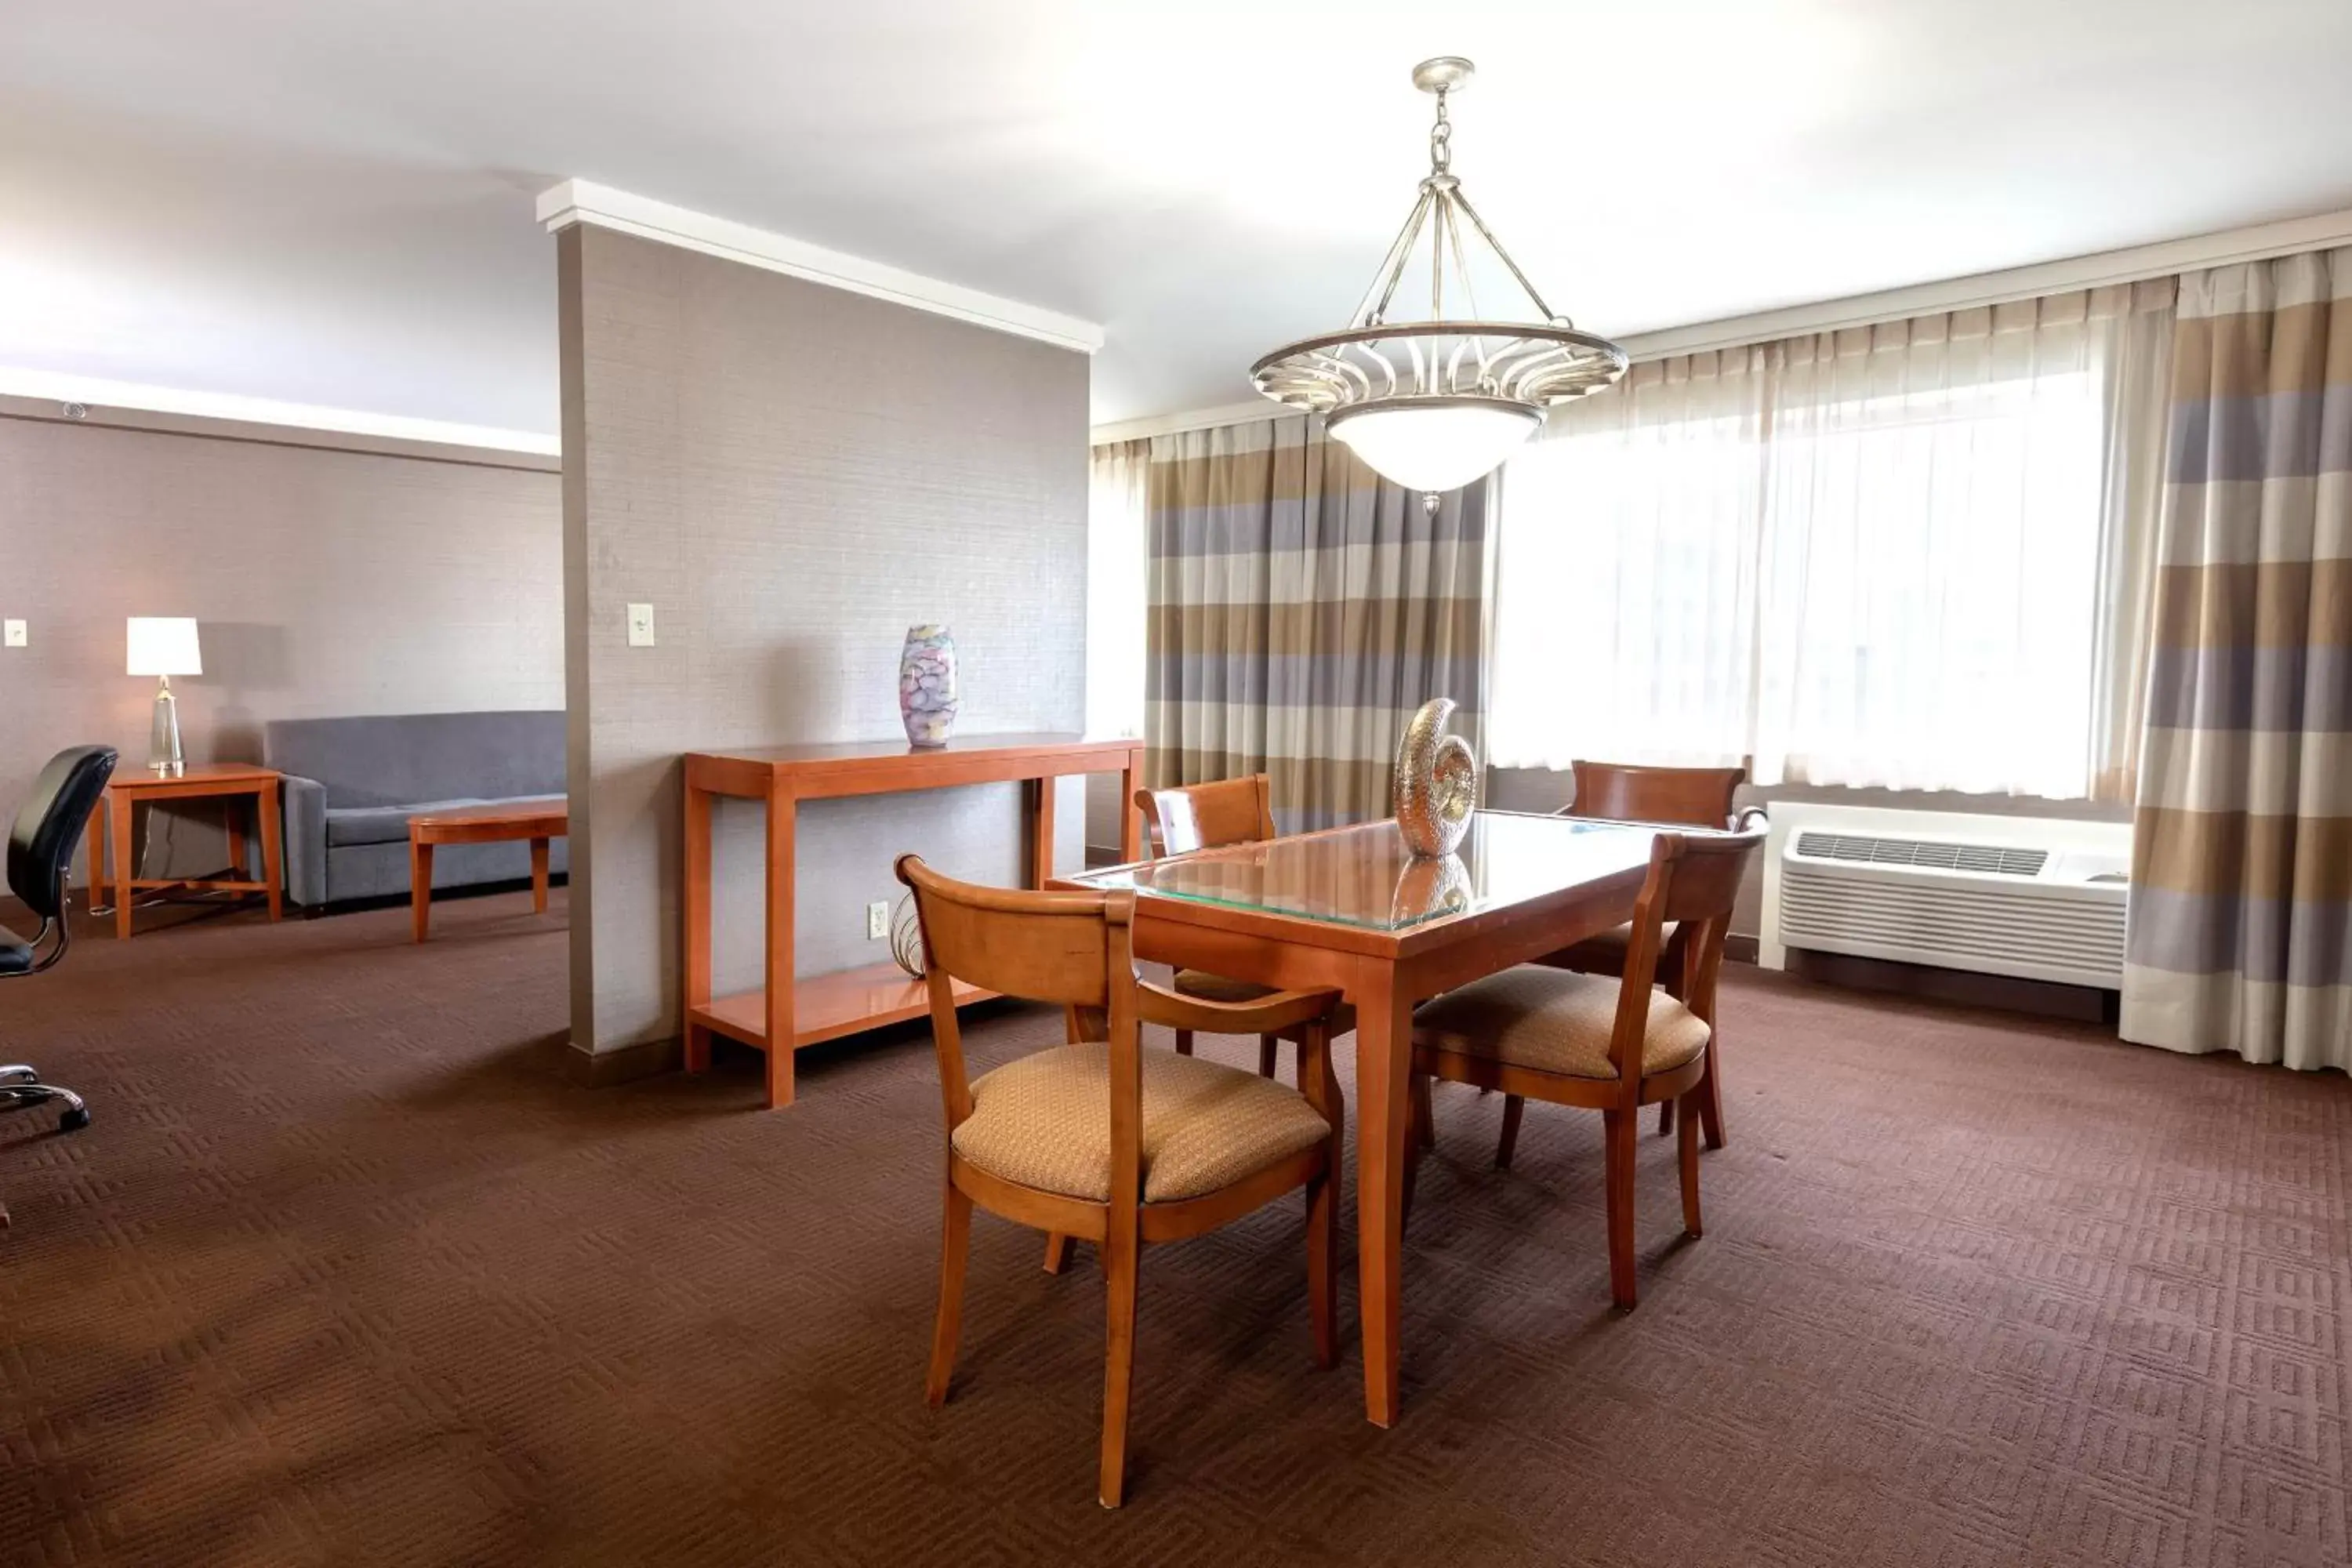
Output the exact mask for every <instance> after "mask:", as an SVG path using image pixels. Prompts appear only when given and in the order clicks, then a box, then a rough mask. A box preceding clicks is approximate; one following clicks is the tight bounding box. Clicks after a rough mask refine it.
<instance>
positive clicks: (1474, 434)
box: [1329, 403, 1543, 495]
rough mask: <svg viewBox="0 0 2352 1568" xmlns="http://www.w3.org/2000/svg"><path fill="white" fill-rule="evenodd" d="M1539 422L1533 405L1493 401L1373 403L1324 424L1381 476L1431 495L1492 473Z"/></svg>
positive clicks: (1540, 418)
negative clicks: (1417, 404) (1434, 404)
mask: <svg viewBox="0 0 2352 1568" xmlns="http://www.w3.org/2000/svg"><path fill="white" fill-rule="evenodd" d="M1542 424H1543V416H1542V415H1541V414H1539V413H1538V412H1537V411H1536V410H1534V409H1532V408H1512V407H1508V406H1506V405H1498V404H1493V403H1486V404H1470V405H1454V406H1451V407H1430V406H1428V405H1423V406H1420V407H1412V406H1410V405H1407V406H1402V407H1396V408H1382V407H1381V406H1380V405H1377V404H1373V405H1365V406H1362V407H1360V408H1352V409H1349V410H1346V411H1345V412H1344V413H1342V414H1339V415H1334V416H1332V419H1331V423H1330V426H1329V428H1330V432H1331V437H1332V439H1334V440H1337V441H1345V442H1346V443H1347V444H1348V445H1349V447H1352V448H1354V450H1355V454H1356V456H1358V457H1359V458H1363V459H1364V461H1365V462H1367V463H1369V464H1370V465H1371V468H1372V471H1373V472H1375V473H1377V474H1379V475H1380V476H1381V478H1382V479H1390V480H1392V481H1394V482H1395V483H1397V484H1400V485H1402V486H1403V487H1404V488H1405V489H1409V490H1423V491H1426V492H1428V493H1430V494H1433V495H1434V494H1436V493H1438V492H1439V491H1442V490H1451V489H1461V488H1462V487H1463V486H1464V485H1466V484H1468V483H1469V482H1470V481H1471V480H1473V479H1480V478H1483V477H1484V476H1486V475H1487V474H1491V473H1493V472H1494V471H1495V469H1496V468H1498V467H1500V466H1501V464H1502V461H1503V459H1504V458H1507V457H1509V456H1510V455H1511V454H1512V453H1513V452H1515V451H1517V450H1518V448H1519V446H1520V444H1521V443H1522V442H1524V441H1525V440H1527V438H1528V437H1529V436H1532V435H1534V434H1535V432H1536V430H1537V429H1538V427H1539V426H1541V425H1542Z"/></svg>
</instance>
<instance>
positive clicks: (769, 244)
mask: <svg viewBox="0 0 2352 1568" xmlns="http://www.w3.org/2000/svg"><path fill="white" fill-rule="evenodd" d="M539 221H540V222H541V223H542V224H544V225H545V226H547V232H548V233H550V234H556V233H560V232H561V231H562V230H564V229H567V228H570V227H571V226H572V225H574V224H583V223H585V224H593V225H595V226H597V227H599V228H609V229H614V230H617V231H619V232H620V233H623V234H634V235H636V236H638V237H641V238H645V239H654V240H659V241H660V242H661V243H663V244H664V245H675V246H677V247H680V248H682V249H686V250H698V251H700V252H701V253H702V254H704V255H705V256H716V257H719V258H722V259H724V260H728V261H740V262H742V263H743V264H744V265H746V266H748V267H758V268H764V269H765V270H767V271H770V272H782V273H783V274H785V275H786V276H787V277H792V278H803V279H807V280H808V281H810V282H812V283H822V284H824V285H825V286H826V287H827V288H831V289H847V290H849V291H850V292H851V293H853V294H864V295H866V296H867V297H869V298H871V299H876V300H888V301H889V302H890V303H892V304H894V305H905V306H907V307H908V308H910V309H912V310H928V311H929V312H930V313H931V314H933V315H936V316H949V317H952V318H953V319H955V320H957V321H970V322H972V323H973V324H975V325H977V326H982V327H990V328H992V329H994V330H995V331H1000V332H1012V333H1013V334H1014V335H1016V336H1019V337H1024V338H1034V339H1036V340H1037V341H1038V342H1047V343H1051V344H1053V345H1054V346H1055V347H1056V348H1064V349H1075V350H1076V351H1077V352H1078V353H1085V354H1090V353H1094V352H1095V351H1096V350H1097V349H1099V348H1101V347H1102V344H1103V330H1102V328H1101V327H1099V326H1097V325H1096V324H1095V323H1094V322H1092V321H1080V320H1079V319H1078V318H1077V317H1076V316H1066V315H1063V314H1062V313H1061V312H1059V311H1057V310H1045V309H1044V308H1043V307H1041V306H1037V305H1027V304H1024V303H1022V302H1021V301H1020V300H1006V299H1002V298H1000V297H998V296H997V295H994V294H983V293H982V292H981V291H980V290H979V289H967V288H965V287H963V286H962V285H961V284H960V283H949V282H944V281H942V280H940V279H936V278H926V277H924V276H922V275H921V274H920V273H916V272H908V271H905V270H902V269H901V268H896V267H890V266H887V265H885V264H884V263H882V262H879V261H868V260H866V258H864V257H860V256H850V255H847V254H845V253H844V252H842V251H838V250H828V249H826V248H825V247H824V246H821V245H812V244H810V243H809V242H808V241H806V240H804V239H794V238H793V237H791V236H790V235H784V234H776V233H774V232H772V231H771V230H768V229H764V228H754V227H752V226H751V225H749V224H742V223H737V222H735V221H734V220H733V219H731V218H723V217H714V216H711V215H710V214H709V213H698V212H694V211H692V210H690V209H688V208H686V207H679V206H672V205H670V204H669V203H667V202H659V201H656V200H654V199H653V198H652V197H650V196H640V195H632V194H631V193H629V192H627V191H616V190H614V188H613V187H612V186H610V185H600V184H595V183H594V182H593V181H591V180H566V181H564V182H563V183H562V184H560V185H553V186H551V187H549V188H548V189H547V190H544V191H542V192H541V193H540V196H539Z"/></svg>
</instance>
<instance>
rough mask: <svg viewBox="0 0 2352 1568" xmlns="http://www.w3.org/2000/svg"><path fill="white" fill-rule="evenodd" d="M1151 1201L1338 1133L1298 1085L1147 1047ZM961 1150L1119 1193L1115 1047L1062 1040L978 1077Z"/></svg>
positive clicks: (986, 1163) (1065, 1184) (1034, 1179)
mask: <svg viewBox="0 0 2352 1568" xmlns="http://www.w3.org/2000/svg"><path fill="white" fill-rule="evenodd" d="M1142 1065H1143V1136H1142V1144H1143V1149H1142V1154H1143V1201H1144V1202H1146V1203H1150V1204H1164V1203H1177V1202H1181V1201H1182V1200H1183V1199H1185V1198H1197V1197H1201V1196H1203V1195H1205V1194H1209V1193H1213V1192H1216V1191H1218V1190H1219V1189H1221V1188H1223V1187H1229V1186H1231V1185H1233V1184H1234V1183H1235V1182H1238V1181H1240V1180H1242V1179H1243V1178H1244V1177H1246V1176H1253V1175H1255V1174H1256V1173H1258V1172H1260V1171H1263V1170H1265V1168H1266V1167H1267V1166H1269V1165H1273V1164H1276V1163H1280V1162H1281V1161H1283V1160H1286V1159H1288V1158H1289V1157H1290V1156H1291V1155H1293V1154H1296V1153H1297V1152H1300V1151H1301V1150H1305V1149H1312V1148H1313V1147H1315V1146H1316V1145H1317V1144H1318V1143H1320V1142H1323V1141H1324V1140H1325V1139H1327V1138H1328V1137H1329V1136H1330V1135H1331V1128H1330V1124H1329V1123H1328V1122H1326V1121H1324V1120H1323V1115H1322V1112H1320V1111H1318V1110H1316V1109H1315V1108H1314V1107H1313V1106H1311V1105H1309V1104H1307V1101H1306V1100H1304V1099H1302V1098H1301V1097H1300V1096H1299V1094H1298V1092H1297V1090H1295V1089H1287V1088H1285V1087H1284V1086H1283V1085H1281V1084H1278V1083H1276V1082H1275V1081H1274V1080H1273V1079H1263V1078H1260V1077H1258V1076H1257V1075H1256V1074H1255V1073H1248V1072H1244V1071H1242V1070H1241V1069H1240V1068H1229V1067H1225V1066H1223V1064H1221V1063H1218V1062H1213V1061H1208V1060H1205V1059H1203V1058H1197V1057H1180V1056H1178V1055H1176V1054H1175V1053H1174V1052H1172V1051H1160V1050H1150V1049H1146V1050H1145V1051H1144V1052H1143V1055H1142ZM951 1142H953V1143H954V1144H955V1152H957V1153H958V1154H961V1156H963V1158H965V1159H966V1160H969V1161H971V1163H973V1164H975V1165H977V1166H979V1167H980V1168H981V1169H982V1170H983V1171H985V1172H987V1173H989V1174H990V1175H992V1176H995V1177H998V1178H1000V1179H1001V1180H1003V1181H1007V1182H1016V1183H1018V1184H1021V1185H1022V1186H1024V1187H1036V1188H1038V1189H1040V1190H1042V1191H1045V1192H1049V1193H1059V1194H1062V1195H1063V1196H1065V1197H1072V1198H1081V1199H1084V1200H1086V1201H1087V1202H1090V1203H1106V1202H1108V1201H1109V1198H1110V1047H1108V1046H1106V1045H1100V1044H1088V1045H1077V1046H1060V1047H1055V1048H1054V1049H1052V1050H1047V1051H1039V1052H1037V1053H1036V1054H1035V1055H1034V1056H1026V1057H1023V1058H1019V1059H1018V1060H1016V1061H1010V1062H1007V1063H1005V1064H1004V1065H1003V1067H1001V1068H997V1069H996V1070H995V1071H993V1072H991V1073H987V1074H984V1075H982V1077H981V1078H979V1079H975V1080H973V1083H972V1086H971V1115H970V1116H969V1117H967V1118H965V1120H964V1121H963V1124H962V1125H961V1126H960V1127H958V1128H957V1129H956V1130H955V1133H954V1135H953V1137H952V1139H951Z"/></svg>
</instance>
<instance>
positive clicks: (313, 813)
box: [278, 773, 327, 907]
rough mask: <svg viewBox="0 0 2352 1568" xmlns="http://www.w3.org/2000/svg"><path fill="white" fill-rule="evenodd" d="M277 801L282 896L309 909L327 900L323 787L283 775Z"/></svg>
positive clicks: (295, 775)
mask: <svg viewBox="0 0 2352 1568" xmlns="http://www.w3.org/2000/svg"><path fill="white" fill-rule="evenodd" d="M278 805H279V809H280V811H281V812H282V813H283V814H284V816H285V825H286V831H285V835H284V837H285V848H286V865H285V875H286V896H287V897H288V898H289V899H291V900H294V901H295V902H296V903H298V904H308V905H310V906H313V907H316V906H317V905H320V904H323V903H325V902H326V901H327V786H326V785H325V784H320V782H319V781H318V780H316V779H306V778H303V777H301V776H300V775H299V774H296V773H284V774H281V775H279V777H278Z"/></svg>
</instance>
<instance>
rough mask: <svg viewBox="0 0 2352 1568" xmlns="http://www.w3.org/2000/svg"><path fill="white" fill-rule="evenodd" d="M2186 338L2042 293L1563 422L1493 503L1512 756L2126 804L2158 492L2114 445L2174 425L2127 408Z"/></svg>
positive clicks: (1750, 362) (1754, 362) (1612, 396)
mask: <svg viewBox="0 0 2352 1568" xmlns="http://www.w3.org/2000/svg"><path fill="white" fill-rule="evenodd" d="M2168 321H2169V294H2168V291H2164V290H2159V289H2141V290H2138V291H2137V292H2136V291H2135V290H2134V289H2128V288H2126V289H2102V290H2095V291H2092V292H2088V293H2074V294H2068V295H2061V296H2054V297H2052V298H2049V299H2044V300H2026V301H2021V302H2020V303H2017V304H2013V305H2004V306H1999V307H1994V308H1990V309H1986V310H1965V311H1957V312H1952V313H1950V314H1947V315H1938V316H1931V317H1923V318H1918V319H1916V320H1913V321H1898V322H1893V323H1888V324H1885V325H1881V326H1876V327H1869V328H1859V329H1854V330H1852V331H1842V332H1835V333H1824V334H1822V335H1820V336H1817V337H1809V338H1799V339H1790V340H1788V341H1785V342H1776V343H1769V344H1763V345H1759V346H1757V347H1754V348H1750V349H1744V350H1738V351H1729V352H1726V353H1716V354H1706V355H1696V356H1688V357H1685V358H1683V359H1677V360H1671V361H1664V362H1660V363H1654V364H1644V365H1641V366H1637V367H1636V368H1635V371H1634V372H1633V374H1631V375H1629V377H1628V378H1627V384H1625V385H1623V386H1622V387H1620V388H1619V389H1618V390H1617V391H1616V392H1614V393H1604V394H1601V395H1599V396H1596V397H1593V398H1591V399H1589V400H1587V401H1586V402H1584V403H1580V404H1578V405H1572V406H1571V407H1570V408H1568V409H1566V410H1563V411H1561V415H1560V416H1558V417H1556V420H1555V426H1554V432H1553V437H1554V438H1552V439H1550V440H1548V441H1544V442H1541V443H1538V445H1536V446H1535V447H1530V448H1529V449H1528V451H1527V452H1526V453H1524V454H1522V455H1521V456H1520V457H1518V458H1515V459H1514V460H1513V461H1512V463H1511V464H1510V466H1509V468H1508V469H1507V473H1506V478H1505V485H1504V491H1503V512H1502V527H1501V539H1502V575H1501V583H1502V586H1501V592H1500V595H1499V600H1500V602H1499V605H1498V608H1497V626H1496V696H1495V716H1494V721H1493V724H1494V730H1493V733H1494V760H1495V761H1496V763H1500V764H1503V765H1506V766H1548V767H1559V766H1564V765H1565V764H1566V763H1568V762H1569V761H1570V760H1571V759H1572V758H1574V757H1579V756H1582V757H1607V758H1610V759H1612V760H1618V761H1629V762H1641V761H1648V762H1664V763H1701V762H1739V761H1742V760H1745V761H1746V762H1747V763H1748V767H1749V770H1750V773H1751V775H1752V776H1753V777H1754V778H1755V779H1756V780H1757V781H1758V782H1759V783H1762V784H1774V783H1779V782H1780V781H1782V780H1789V781H1794V782H1801V783H1813V784H1879V785H1885V786H1889V787H1893V788H1901V789H1953V790H1970V791H1992V792H2007V793H2012V794H2029V795H2049V796H2057V797H2069V796H2074V797H2079V796H2082V795H2089V794H2092V793H2094V792H2096V793H2099V794H2101V795H2113V794H2114V793H2115V792H2116V789H2117V788H2118V787H2119V785H2118V781H2117V779H2116V776H2115V774H2116V756H2117V754H2118V752H2120V751H2121V750H2122V749H2123V748H2124V747H2126V745H2127V743H2128V742H2127V738H2126V737H2124V736H2122V735H2121V734H2119V733H2117V731H2118V730H2119V729H2121V728H2123V727H2126V726H2127V725H2128V717H2127V713H2126V711H2125V710H2127V708H2128V704H2126V703H2117V702H2116V701H2114V700H2112V699H2111V696H2110V693H2111V691H2112V690H2114V689H2118V688H2120V687H2122V686H2124V685H2125V684H2126V679H2124V678H2119V677H2117V676H2116V664H2117V662H2118V660H2119V659H2120V660H2122V661H2124V662H2125V663H2126V664H2127V663H2128V660H2129V658H2130V655H2131V644H2132V640H2133V639H2134V638H2135V637H2137V633H2138V630H2139V628H2140V626H2142V625H2143V624H2144V620H2145V617H2144V615H2142V614H2140V613H2139V601H2140V599H2141V598H2142V597H2144V595H2145V592H2146V581H2145V574H2144V572H2140V571H2138V570H2137V565H2136V563H2137V562H2138V561H2140V560H2141V559H2142V558H2143V557H2144V555H2145V552H2146V548H2147V542H2148V541H2149V540H2151V539H2152V537H2153V517H2154V512H2153V505H2152V502H2153V497H2154V494H2155V486H2154V484H2153V482H2152V478H2153V476H2152V475H2151V474H2149V473H2148V472H2147V464H2148V463H2149V462H2150V461H2151V460H2152V459H2151V458H2149V456H2148V451H2147V447H2148V444H2147V442H2146V441H2145V440H2134V441H2126V440H2125V439H2124V437H2125V436H2126V435H2128V434H2134V433H2135V432H2133V431H2126V430H2125V429H2124V428H2123V426H2126V425H2127V424H2130V423H2131V422H2132V421H2135V420H2137V421H2138V422H2140V424H2141V425H2143V426H2144V424H2145V422H2146V421H2147V419H2148V418H2149V417H2150V416H2151V415H2152V413H2156V414H2157V416H2159V417H2160V413H2158V412H2157V411H2160V407H2161V404H2160V401H2158V403H2156V404H2154V405H2151V404H2149V402H2148V400H2147V398H2145V397H2144V396H2139V395H2122V394H2123V393H2124V392H2126V391H2129V389H2131V388H2133V387H2137V386H2140V385H2141V384H2144V382H2145V380H2146V377H2147V364H2148V362H2149V361H2150V359H2151V358H2154V359H2159V360H2160V358H2161V342H2162V338H2163V331H2162V329H2163V328H2166V327H2168ZM2151 322H2154V323H2156V325H2155V328H2153V329H2152V328H2151V326H2150V323H2151ZM2136 430H2137V426H2136V427H2135V431H2136ZM2160 447H2161V442H2160V439H2159V440H2158V442H2157V443H2156V444H2155V449H2156V450H2158V451H2160ZM2136 509H2137V510H2136ZM2127 771H2128V770H2127V769H2126V770H2125V772H2126V773H2127Z"/></svg>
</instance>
